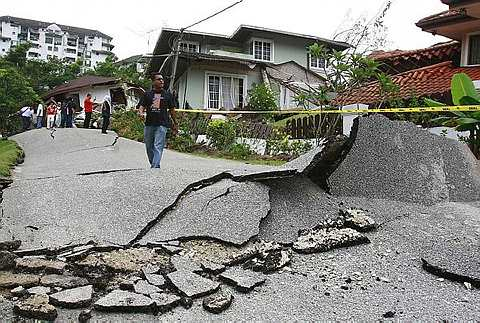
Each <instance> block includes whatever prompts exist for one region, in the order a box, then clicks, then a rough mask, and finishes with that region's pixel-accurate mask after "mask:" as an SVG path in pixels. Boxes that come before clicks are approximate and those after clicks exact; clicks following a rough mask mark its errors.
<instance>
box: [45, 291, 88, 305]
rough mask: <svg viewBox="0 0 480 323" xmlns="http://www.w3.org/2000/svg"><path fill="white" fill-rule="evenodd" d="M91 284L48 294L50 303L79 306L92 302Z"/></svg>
mask: <svg viewBox="0 0 480 323" xmlns="http://www.w3.org/2000/svg"><path fill="white" fill-rule="evenodd" d="M92 295H93V286H92V285H88V286H83V287H78V288H73V289H67V290H64V291H61V292H58V293H55V294H52V295H50V303H51V304H53V305H57V306H61V307H65V308H81V307H85V306H88V305H90V303H91V302H92Z"/></svg>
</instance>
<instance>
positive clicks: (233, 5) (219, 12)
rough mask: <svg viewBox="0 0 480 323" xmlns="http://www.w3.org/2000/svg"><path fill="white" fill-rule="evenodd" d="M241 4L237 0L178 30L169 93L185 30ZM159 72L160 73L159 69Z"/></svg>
mask: <svg viewBox="0 0 480 323" xmlns="http://www.w3.org/2000/svg"><path fill="white" fill-rule="evenodd" d="M242 2H243V0H239V1H237V2H235V3H233V4H231V5H229V6H228V7H226V8H224V9H222V10H220V11H217V12H215V13H214V14H212V15H210V16H208V17H207V18H204V19H202V20H199V21H197V22H195V23H193V24H191V25H190V26H187V27H185V28H181V29H180V34H179V35H178V37H177V39H176V40H175V43H174V46H173V51H172V55H173V56H174V58H173V66H172V74H171V75H170V85H169V87H168V89H169V91H170V92H173V87H174V83H175V77H176V74H177V65H178V56H179V54H180V42H181V40H182V37H183V33H184V32H185V30H187V29H189V28H192V27H193V26H196V25H198V24H200V23H202V22H204V21H207V20H208V19H210V18H213V17H215V16H217V15H219V14H221V13H223V12H225V11H227V10H228V9H230V8H233V7H235V6H236V5H238V4H240V3H242ZM167 59H168V58H167ZM162 67H163V65H162ZM160 72H161V69H160Z"/></svg>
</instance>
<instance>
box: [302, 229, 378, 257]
mask: <svg viewBox="0 0 480 323" xmlns="http://www.w3.org/2000/svg"><path fill="white" fill-rule="evenodd" d="M364 243H370V240H369V239H368V238H367V237H366V236H364V235H362V234H361V233H359V232H358V231H355V230H353V229H350V228H346V229H337V228H329V229H324V228H320V229H312V230H309V231H307V232H304V233H302V234H301V235H300V236H299V237H298V240H297V241H296V242H295V243H294V244H293V250H295V251H296V252H299V253H315V252H325V251H329V250H332V249H336V248H343V247H351V246H356V245H359V244H364Z"/></svg>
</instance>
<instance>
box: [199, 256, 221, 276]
mask: <svg viewBox="0 0 480 323" xmlns="http://www.w3.org/2000/svg"><path fill="white" fill-rule="evenodd" d="M200 266H201V267H202V270H203V271H204V272H206V273H209V274H214V275H217V274H219V273H221V272H222V271H224V270H225V268H226V267H225V266H224V265H221V264H217V263H215V262H211V261H206V260H205V261H202V262H201V263H200Z"/></svg>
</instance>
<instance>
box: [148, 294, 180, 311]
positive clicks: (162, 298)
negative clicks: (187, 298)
mask: <svg viewBox="0 0 480 323" xmlns="http://www.w3.org/2000/svg"><path fill="white" fill-rule="evenodd" d="M150 298H151V299H153V301H154V302H155V306H156V307H157V310H159V311H160V312H161V313H165V312H167V311H169V310H171V309H173V308H174V307H175V306H177V305H178V304H180V301H181V298H180V297H178V296H177V295H174V294H166V293H154V294H151V295H150Z"/></svg>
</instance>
